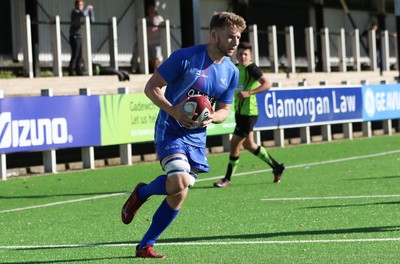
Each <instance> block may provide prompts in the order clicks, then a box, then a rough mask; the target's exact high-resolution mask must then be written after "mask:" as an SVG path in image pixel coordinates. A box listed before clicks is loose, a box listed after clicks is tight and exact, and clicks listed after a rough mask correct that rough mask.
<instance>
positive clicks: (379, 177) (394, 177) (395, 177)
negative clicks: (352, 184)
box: [345, 175, 400, 181]
mask: <svg viewBox="0 0 400 264" xmlns="http://www.w3.org/2000/svg"><path fill="white" fill-rule="evenodd" d="M398 178H400V175H393V176H376V177H368V178H353V179H345V181H366V180H383V179H385V180H387V179H398Z"/></svg>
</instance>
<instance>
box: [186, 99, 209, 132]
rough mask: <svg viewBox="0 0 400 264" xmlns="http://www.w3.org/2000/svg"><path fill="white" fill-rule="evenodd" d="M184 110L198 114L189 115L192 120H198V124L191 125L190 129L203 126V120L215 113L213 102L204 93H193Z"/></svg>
mask: <svg viewBox="0 0 400 264" xmlns="http://www.w3.org/2000/svg"><path fill="white" fill-rule="evenodd" d="M183 110H184V111H185V112H187V113H190V114H192V113H196V114H197V116H192V115H189V116H190V117H191V118H192V120H194V121H198V123H197V124H196V125H194V126H191V127H189V128H190V129H195V128H199V127H201V125H202V123H203V121H205V120H207V119H208V116H209V115H210V114H211V113H213V109H212V107H211V103H210V101H209V100H208V99H207V97H205V96H204V95H193V96H191V97H189V98H188V99H187V100H186V102H185V104H184V105H183Z"/></svg>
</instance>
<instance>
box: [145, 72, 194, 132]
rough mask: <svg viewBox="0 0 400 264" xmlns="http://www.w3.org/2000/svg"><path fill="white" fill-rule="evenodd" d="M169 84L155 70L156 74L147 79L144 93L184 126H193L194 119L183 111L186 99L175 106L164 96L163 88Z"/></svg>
mask: <svg viewBox="0 0 400 264" xmlns="http://www.w3.org/2000/svg"><path fill="white" fill-rule="evenodd" d="M166 85H167V82H166V81H165V80H164V78H163V77H162V76H161V74H159V73H158V71H155V72H154V74H153V75H152V76H151V77H150V79H149V80H148V81H147V83H146V86H145V88H144V93H145V94H146V96H147V97H149V98H150V100H151V101H152V102H153V103H154V104H155V105H157V106H158V107H159V108H161V109H162V110H164V111H165V112H167V113H168V114H169V115H170V116H172V117H173V118H175V119H176V120H178V121H179V122H180V123H181V124H182V125H184V126H187V127H189V126H192V125H193V124H194V121H192V120H191V119H189V118H188V117H187V114H185V112H184V111H183V104H184V103H185V100H183V101H182V102H180V103H179V104H177V105H175V106H173V105H172V104H171V103H170V102H169V101H168V100H167V99H166V98H165V96H164V91H163V90H162V88H163V87H164V86H166Z"/></svg>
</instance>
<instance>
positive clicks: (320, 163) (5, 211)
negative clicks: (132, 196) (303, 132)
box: [0, 150, 400, 214]
mask: <svg viewBox="0 0 400 264" xmlns="http://www.w3.org/2000/svg"><path fill="white" fill-rule="evenodd" d="M395 153H400V150H392V151H386V152H381V153H375V154H368V155H363V156H354V157H347V158H341V159H334V160H326V161H320V162H313V163H308V164H299V165H292V166H286V168H287V169H295V168H302V167H309V166H316V165H323V164H329V163H334V162H344V161H349V160H356V159H366V158H372V157H379V156H385V155H390V154H395ZM268 171H271V169H267V170H257V171H250V172H242V173H237V174H235V175H234V177H239V176H244V175H249V174H257V173H264V172H268ZM222 177H223V176H214V177H210V178H204V179H198V180H197V182H202V181H212V180H216V179H220V178H222ZM127 193H130V192H122V193H112V194H106V195H97V196H93V197H87V198H81V199H74V200H67V201H61V202H55V203H48V204H41V205H35V206H27V207H21V208H14V209H8V210H2V211H0V214H3V213H11V212H17V211H24V210H30V209H37V208H42V207H49V206H55V205H62V204H68V203H77V202H82V201H88V200H96V199H102V198H108V197H113V196H119V195H124V194H127ZM396 197H397V196H396ZM310 198H311V197H310ZM360 198H372V196H363V197H360ZM271 199H275V198H271ZM276 199H283V198H276ZM287 199H301V198H287ZM315 199H318V198H315ZM325 199H329V198H325Z"/></svg>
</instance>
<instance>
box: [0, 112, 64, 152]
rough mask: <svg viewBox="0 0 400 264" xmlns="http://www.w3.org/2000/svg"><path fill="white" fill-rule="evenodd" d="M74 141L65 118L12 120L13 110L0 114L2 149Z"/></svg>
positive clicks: (0, 144)
mask: <svg viewBox="0 0 400 264" xmlns="http://www.w3.org/2000/svg"><path fill="white" fill-rule="evenodd" d="M68 142H72V136H71V135H68V123H67V120H66V119H65V118H62V117H58V118H53V119H49V118H39V119H21V120H12V118H11V112H3V113H1V114H0V149H4V148H11V147H12V148H17V147H31V146H42V145H53V144H65V143H68Z"/></svg>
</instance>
